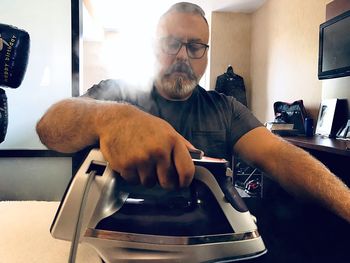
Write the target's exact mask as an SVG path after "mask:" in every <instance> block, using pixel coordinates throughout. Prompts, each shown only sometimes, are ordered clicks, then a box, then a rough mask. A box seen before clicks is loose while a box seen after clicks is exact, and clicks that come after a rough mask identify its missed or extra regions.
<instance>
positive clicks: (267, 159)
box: [234, 127, 350, 223]
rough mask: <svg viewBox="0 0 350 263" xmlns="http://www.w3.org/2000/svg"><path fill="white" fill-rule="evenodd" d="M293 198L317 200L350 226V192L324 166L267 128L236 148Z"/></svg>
mask: <svg viewBox="0 0 350 263" xmlns="http://www.w3.org/2000/svg"><path fill="white" fill-rule="evenodd" d="M234 150H235V152H237V153H238V154H239V155H240V156H242V158H243V159H245V160H247V161H248V162H249V163H251V164H252V165H254V166H256V167H258V168H259V169H261V170H262V171H263V172H265V173H266V174H267V175H269V176H270V177H271V178H272V179H274V180H275V181H277V182H278V183H279V184H280V185H281V186H282V187H283V188H284V189H285V190H287V191H288V192H290V193H291V194H293V195H295V196H298V197H302V198H307V199H311V200H315V201H317V202H318V203H320V204H321V205H323V206H324V207H327V208H328V209H330V210H332V211H333V212H335V213H336V214H338V215H339V216H341V217H343V218H344V219H345V220H347V221H348V222H349V223H350V190H349V188H348V187H347V186H346V185H345V184H344V183H343V182H342V181H341V180H340V179H339V178H338V177H336V176H335V175H334V174H332V173H331V172H330V171H329V170H328V169H327V168H326V167H325V166H324V165H323V164H322V163H320V162H319V161H318V160H316V159H315V158H313V157H312V156H311V155H310V154H308V153H307V152H305V151H303V150H302V149H300V148H298V147H296V146H294V145H292V144H290V143H288V142H286V141H284V140H283V139H282V138H280V137H277V136H275V135H273V134H272V133H270V132H269V131H268V130H267V129H265V128H264V127H259V128H256V129H253V130H252V131H250V132H249V133H247V134H245V135H244V136H243V137H242V138H240V140H239V141H238V142H237V143H236V145H235V147H234Z"/></svg>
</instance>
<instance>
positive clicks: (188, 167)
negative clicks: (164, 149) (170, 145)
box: [173, 142, 194, 187]
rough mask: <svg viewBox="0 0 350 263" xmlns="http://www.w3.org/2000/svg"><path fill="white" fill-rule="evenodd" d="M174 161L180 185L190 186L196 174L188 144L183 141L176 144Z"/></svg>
mask: <svg viewBox="0 0 350 263" xmlns="http://www.w3.org/2000/svg"><path fill="white" fill-rule="evenodd" d="M173 161H174V164H175V168H176V171H177V174H178V178H179V186H180V187H187V186H189V185H190V183H191V182H192V179H193V176H194V164H193V161H192V158H191V156H190V154H189V152H188V148H187V145H186V144H183V143H181V142H179V143H176V144H175V146H174V150H173Z"/></svg>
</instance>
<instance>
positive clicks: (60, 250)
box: [0, 201, 102, 263]
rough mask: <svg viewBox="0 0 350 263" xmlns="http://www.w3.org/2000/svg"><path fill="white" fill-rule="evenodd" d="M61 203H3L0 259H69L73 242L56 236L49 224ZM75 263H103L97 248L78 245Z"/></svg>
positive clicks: (52, 262) (0, 207)
mask: <svg viewBox="0 0 350 263" xmlns="http://www.w3.org/2000/svg"><path fill="white" fill-rule="evenodd" d="M58 205H59V202H44V201H1V202H0V233H1V234H0V262H11V263H23V262H28V263H34V262H35V263H40V262H50V263H62V262H67V260H68V256H69V249H70V242H67V241H62V240H58V239H54V238H52V237H51V234H50V231H49V230H50V226H51V223H52V221H53V218H54V216H55V213H56V211H57V208H58ZM76 262H77V263H78V262H81V263H82V262H84V263H85V262H86V263H101V262H102V261H101V260H100V258H99V257H98V255H97V253H96V252H95V250H94V249H93V248H92V247H90V246H89V245H87V244H83V245H80V246H79V249H78V254H77V260H76Z"/></svg>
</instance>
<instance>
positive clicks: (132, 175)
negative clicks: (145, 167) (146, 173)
mask: <svg viewBox="0 0 350 263" xmlns="http://www.w3.org/2000/svg"><path fill="white" fill-rule="evenodd" d="M120 175H121V177H123V178H124V179H125V181H127V182H128V183H130V184H139V183H140V178H139V175H138V173H137V170H136V169H126V170H123V171H121V172H120Z"/></svg>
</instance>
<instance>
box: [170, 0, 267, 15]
mask: <svg viewBox="0 0 350 263" xmlns="http://www.w3.org/2000/svg"><path fill="white" fill-rule="evenodd" d="M265 1H266V0H192V1H191V2H192V3H196V4H198V5H200V6H201V7H202V8H203V9H204V10H205V11H206V13H208V12H214V11H218V12H243V13H251V12H254V11H255V10H257V9H258V8H259V7H260V6H262V5H263V3H264V2H265ZM168 2H169V3H170V4H171V3H173V2H174V3H175V2H178V1H168Z"/></svg>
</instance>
